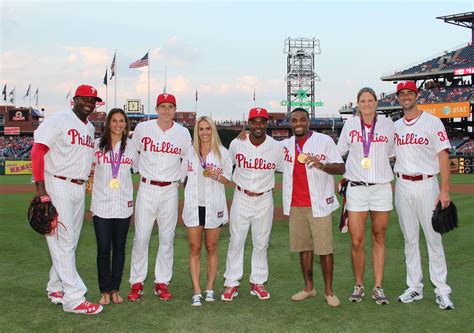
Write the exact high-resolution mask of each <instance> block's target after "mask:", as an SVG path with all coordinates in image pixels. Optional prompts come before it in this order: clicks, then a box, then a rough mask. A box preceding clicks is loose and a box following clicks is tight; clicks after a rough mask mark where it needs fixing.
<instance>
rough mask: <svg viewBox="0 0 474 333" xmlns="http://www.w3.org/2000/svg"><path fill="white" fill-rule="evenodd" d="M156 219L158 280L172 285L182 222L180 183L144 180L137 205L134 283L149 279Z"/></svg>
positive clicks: (156, 274) (156, 266)
mask: <svg viewBox="0 0 474 333" xmlns="http://www.w3.org/2000/svg"><path fill="white" fill-rule="evenodd" d="M155 220H156V221H157V224H158V235H159V247H158V253H157V255H156V263H155V283H165V284H169V282H170V281H171V277H172V276H173V241H174V234H175V229H176V223H177V221H178V184H177V183H173V184H171V185H168V186H163V187H160V186H156V185H150V184H145V183H140V188H139V190H138V194H137V203H136V208H135V238H134V239H133V248H132V264H131V269H130V284H135V283H138V282H142V283H143V281H145V279H146V276H147V273H148V245H149V243H150V236H151V232H152V230H153V225H154V224H155Z"/></svg>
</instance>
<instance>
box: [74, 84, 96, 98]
mask: <svg viewBox="0 0 474 333" xmlns="http://www.w3.org/2000/svg"><path fill="white" fill-rule="evenodd" d="M78 96H80V97H95V99H96V100H97V102H102V98H100V97H97V89H95V88H94V87H92V86H88V85H87V84H83V85H80V86H79V87H77V89H76V93H75V94H74V97H78Z"/></svg>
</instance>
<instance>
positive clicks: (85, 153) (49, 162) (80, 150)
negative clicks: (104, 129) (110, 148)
mask: <svg viewBox="0 0 474 333" xmlns="http://www.w3.org/2000/svg"><path fill="white" fill-rule="evenodd" d="M34 142H35V143H41V144H44V145H46V146H48V147H49V151H48V152H47V153H46V155H45V156H44V170H45V172H46V173H49V174H51V175H58V176H63V177H68V178H73V179H84V180H85V179H87V177H88V176H89V172H90V170H91V165H92V158H93V153H94V126H92V124H91V123H90V122H87V124H85V123H83V122H82V120H80V119H79V118H78V117H77V116H76V114H75V113H74V112H73V111H72V110H70V111H65V112H58V113H55V114H53V115H51V116H49V117H47V118H46V119H45V120H44V121H43V122H42V123H41V124H40V126H39V127H38V129H36V131H35V133H34Z"/></svg>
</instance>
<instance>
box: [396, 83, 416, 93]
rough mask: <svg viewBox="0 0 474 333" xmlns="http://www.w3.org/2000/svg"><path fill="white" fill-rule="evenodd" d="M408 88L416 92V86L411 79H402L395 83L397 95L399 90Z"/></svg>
mask: <svg viewBox="0 0 474 333" xmlns="http://www.w3.org/2000/svg"><path fill="white" fill-rule="evenodd" d="M403 89H408V90H411V91H413V92H415V93H417V94H418V88H417V87H416V83H415V82H413V81H402V82H400V83H399V84H397V95H398V93H399V92H400V90H403Z"/></svg>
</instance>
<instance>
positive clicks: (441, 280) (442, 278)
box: [395, 176, 451, 295]
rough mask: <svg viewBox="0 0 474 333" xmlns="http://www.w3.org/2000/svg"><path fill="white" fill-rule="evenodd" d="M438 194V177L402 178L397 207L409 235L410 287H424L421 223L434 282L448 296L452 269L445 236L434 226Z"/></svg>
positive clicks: (408, 280) (402, 226) (407, 243)
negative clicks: (411, 179) (449, 264)
mask: <svg viewBox="0 0 474 333" xmlns="http://www.w3.org/2000/svg"><path fill="white" fill-rule="evenodd" d="M438 194H439V185H438V179H437V178H436V176H435V177H432V178H428V179H425V180H420V181H410V180H405V179H400V178H398V179H397V183H396V188H395V206H396V208H397V213H398V216H399V220H400V227H401V229H402V232H403V236H404V238H405V260H406V270H407V281H406V283H407V286H408V287H409V288H410V289H413V290H415V291H418V292H420V291H422V290H423V272H422V270H421V257H420V248H419V238H420V235H419V233H420V225H421V228H422V229H423V232H424V234H425V239H426V244H427V246H428V258H429V272H430V279H431V282H432V283H433V284H434V285H435V286H436V288H435V293H436V295H446V294H450V293H451V288H450V287H449V286H448V285H447V284H446V279H447V275H448V270H447V267H446V258H445V255H444V249H443V244H442V240H441V238H442V237H441V235H440V234H439V233H437V232H435V231H434V229H433V226H432V225H431V217H432V215H433V210H434V209H435V200H436V197H437V196H438Z"/></svg>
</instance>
